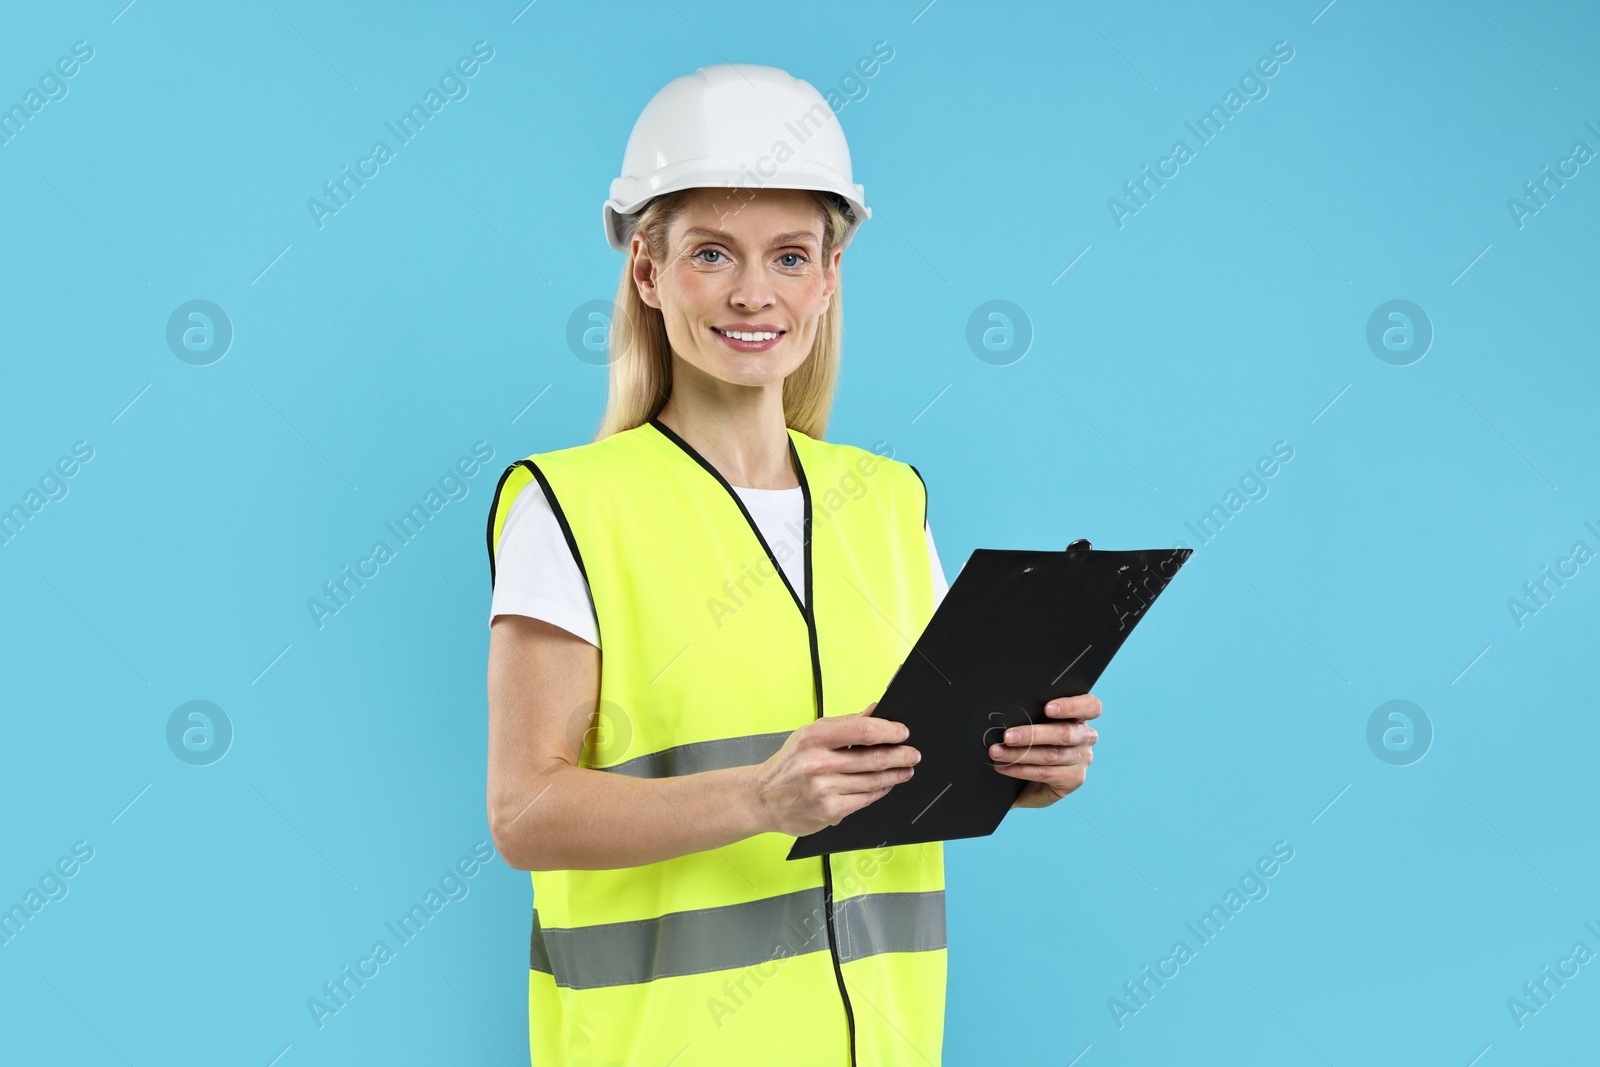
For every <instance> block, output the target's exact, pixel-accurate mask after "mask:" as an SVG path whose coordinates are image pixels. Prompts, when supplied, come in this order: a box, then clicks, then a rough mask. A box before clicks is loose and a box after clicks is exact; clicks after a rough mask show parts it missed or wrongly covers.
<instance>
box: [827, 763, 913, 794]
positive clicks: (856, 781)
mask: <svg viewBox="0 0 1600 1067" xmlns="http://www.w3.org/2000/svg"><path fill="white" fill-rule="evenodd" d="M915 770H916V768H914V767H894V768H891V769H889V770H886V771H868V772H865V773H862V774H836V775H832V776H830V777H828V778H825V779H823V783H824V788H825V789H826V790H828V791H830V792H833V793H838V794H839V795H841V796H850V795H852V794H855V793H876V792H878V791H879V790H884V791H887V790H888V789H890V788H892V787H893V786H897V785H899V784H900V783H901V782H904V781H907V780H908V779H910V777H911V776H912V774H913V773H915Z"/></svg>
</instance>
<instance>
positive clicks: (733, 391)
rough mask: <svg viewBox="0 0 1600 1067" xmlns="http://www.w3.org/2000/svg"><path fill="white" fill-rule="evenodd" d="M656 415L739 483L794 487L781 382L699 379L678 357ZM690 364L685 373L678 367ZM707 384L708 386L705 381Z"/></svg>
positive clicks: (796, 481)
mask: <svg viewBox="0 0 1600 1067" xmlns="http://www.w3.org/2000/svg"><path fill="white" fill-rule="evenodd" d="M674 363H675V364H677V365H676V366H675V367H674V368H673V369H674V373H673V382H672V392H671V394H670V395H669V396H668V397H667V402H666V405H665V406H664V407H662V409H661V411H660V413H659V414H657V416H656V418H657V420H658V421H659V422H661V424H662V425H664V426H665V427H666V428H667V429H669V430H671V431H672V432H673V433H675V434H677V435H678V436H679V437H681V438H683V440H684V441H685V442H686V443H687V444H688V445H689V447H690V448H693V449H694V450H695V451H696V452H698V453H700V455H702V456H704V457H705V459H706V462H708V463H710V464H711V465H712V466H713V467H715V468H716V469H717V473H718V474H721V475H722V476H723V477H724V478H726V479H727V480H728V484H729V485H733V486H738V487H739V488H741V489H796V488H798V487H799V485H800V479H799V478H798V477H797V476H796V474H795V471H794V464H793V462H792V461H791V458H790V455H789V431H788V428H787V426H786V425H785V423H784V419H783V383H782V382H775V383H772V384H770V385H762V386H744V385H734V384H732V383H729V382H721V381H718V382H701V381H699V380H698V379H699V378H700V377H701V376H700V375H697V374H694V373H693V372H692V370H690V368H688V367H687V366H686V365H685V364H684V363H683V362H682V361H680V360H676V359H675V360H674ZM684 370H690V373H688V374H684V373H680V372H682V371H684ZM708 386H709V387H708Z"/></svg>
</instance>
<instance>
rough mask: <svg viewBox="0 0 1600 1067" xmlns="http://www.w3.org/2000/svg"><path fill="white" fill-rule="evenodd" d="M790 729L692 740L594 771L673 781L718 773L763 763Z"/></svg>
mask: <svg viewBox="0 0 1600 1067" xmlns="http://www.w3.org/2000/svg"><path fill="white" fill-rule="evenodd" d="M792 733H794V731H793V730H779V731H778V732H776V733H770V734H746V735H745V736H743V737H719V738H717V739H715V740H712V741H694V742H691V743H690V744H687V745H674V746H673V747H672V748H664V749H662V750H661V751H660V752H650V753H647V754H645V755H643V756H635V757H634V758H633V759H631V760H625V761H623V762H622V763H619V764H617V765H616V766H614V767H597V768H595V769H596V770H602V771H610V772H611V773H613V774H625V775H627V776H628V777H630V778H675V777H677V776H678V775H680V774H697V773H699V772H700V771H720V770H722V769H724V768H726V767H748V766H750V765H751V764H755V763H764V762H766V760H767V758H768V757H769V756H771V755H772V754H773V753H774V752H776V751H778V749H780V748H782V747H783V743H784V742H785V741H786V740H788V738H789V735H790V734H792Z"/></svg>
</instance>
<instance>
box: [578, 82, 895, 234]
mask: <svg viewBox="0 0 1600 1067" xmlns="http://www.w3.org/2000/svg"><path fill="white" fill-rule="evenodd" d="M702 187H711V188H739V189H815V190H820V191H823V192H829V193H833V194H835V195H837V196H840V197H842V198H843V199H844V200H845V201H846V202H847V203H848V204H849V205H850V209H851V211H852V213H853V214H854V215H855V219H854V220H853V221H852V222H851V224H850V226H849V228H848V229H847V230H846V231H845V234H844V238H843V240H842V241H841V242H840V243H841V245H848V244H849V243H850V239H851V238H852V237H854V236H855V231H856V228H857V227H858V226H860V225H861V223H862V222H864V221H865V220H867V219H869V218H871V217H872V209H871V208H869V207H867V204H866V199H865V191H864V190H863V189H862V188H861V186H859V185H856V184H854V183H853V182H852V181H851V180H850V146H849V145H847V144H846V143H845V139H844V130H843V129H842V128H841V127H840V126H839V119H838V116H836V115H835V114H834V113H833V108H832V107H830V106H829V105H828V102H827V100H825V99H824V98H823V96H822V94H821V93H819V92H817V90H816V89H815V88H814V87H813V86H812V85H811V83H810V82H807V81H805V80H803V79H801V78H796V77H794V76H793V75H792V74H790V73H788V72H787V71H784V70H779V69H778V68H777V67H760V66H751V65H749V64H745V63H739V64H733V63H718V64H715V65H713V66H709V67H701V68H700V69H699V70H697V71H695V72H694V73H693V74H685V75H684V76H682V77H681V78H674V79H672V80H671V81H670V82H668V83H667V84H666V85H664V86H663V87H662V88H661V91H660V92H658V93H656V95H655V96H653V97H652V98H651V99H650V102H649V103H648V104H646V105H645V108H644V111H642V112H641V113H640V114H639V120H638V121H637V122H635V123H634V124H633V133H632V134H631V135H630V136H629V137H628V147H627V150H626V151H625V152H623V155H622V176H621V177H619V178H617V179H616V180H615V181H613V182H612V183H611V199H609V200H607V201H606V202H605V208H604V212H603V215H604V220H605V228H606V239H607V240H608V241H609V242H610V243H611V247H612V248H615V249H616V250H617V251H619V252H621V251H625V250H626V249H627V247H628V238H629V235H630V233H631V228H632V225H633V218H632V215H633V213H634V212H637V211H640V210H642V209H643V208H644V206H645V204H647V203H649V202H650V200H652V199H654V198H655V197H658V196H661V195H662V194H663V193H670V192H675V191H677V190H679V189H694V188H702Z"/></svg>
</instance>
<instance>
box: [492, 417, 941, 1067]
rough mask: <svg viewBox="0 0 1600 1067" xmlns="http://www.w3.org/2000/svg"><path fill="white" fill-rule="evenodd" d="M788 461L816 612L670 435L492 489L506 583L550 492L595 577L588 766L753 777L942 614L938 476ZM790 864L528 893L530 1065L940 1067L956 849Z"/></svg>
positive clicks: (519, 467) (885, 670)
mask: <svg viewBox="0 0 1600 1067" xmlns="http://www.w3.org/2000/svg"><path fill="white" fill-rule="evenodd" d="M789 441H790V451H791V455H792V458H793V459H794V461H795V466H796V468H797V470H798V471H799V472H800V484H801V489H802V496H803V498H804V501H805V512H804V515H805V519H804V522H805V534H806V536H805V539H804V544H805V547H804V549H803V551H805V552H807V553H808V559H807V566H806V571H805V573H806V586H807V588H806V590H805V597H804V606H802V604H801V600H800V598H799V597H797V596H796V595H795V592H794V590H793V589H792V588H791V587H790V585H789V582H788V579H787V577H786V576H785V575H784V574H783V572H782V570H781V567H780V566H779V563H780V561H779V560H778V559H777V558H776V557H775V556H774V555H773V553H772V550H771V548H770V547H769V546H768V545H767V543H766V541H765V539H764V538H763V537H762V536H761V534H760V532H759V531H758V529H757V527H756V525H755V523H754V522H753V521H752V520H751V518H750V515H749V513H748V512H747V511H746V510H745V507H744V504H743V502H742V501H741V500H740V499H739V497H738V495H737V494H736V493H735V492H734V490H733V488H732V486H730V485H729V484H728V482H727V481H726V480H725V479H724V478H723V477H722V476H721V475H720V474H719V473H718V472H717V471H716V469H715V468H714V467H712V465H711V464H710V463H708V462H707V461H706V460H705V459H704V458H703V457H701V456H700V455H699V454H698V453H696V452H695V451H694V450H693V449H692V448H691V447H690V446H689V445H688V443H687V442H685V441H683V440H682V439H681V438H680V437H678V436H677V435H676V434H675V433H673V432H672V431H671V430H670V429H668V428H667V427H666V426H664V425H663V424H661V423H660V422H658V421H656V420H654V419H652V420H651V421H650V422H647V423H645V424H643V425H640V426H638V427H636V428H634V429H632V430H627V431H624V432H621V433H616V434H613V435H611V436H609V437H607V438H604V439H603V440H600V441H596V442H593V443H590V444H586V445H580V446H578V447H575V448H567V449H562V450H559V451H554V452H546V453H536V454H534V455H532V456H529V457H528V458H527V459H524V460H520V461H518V462H517V463H515V464H512V465H511V466H510V467H508V468H507V469H506V471H505V473H504V474H503V475H502V476H501V478H500V484H499V486H498V487H497V488H496V490H495V500H494V504H493V505H492V507H491V510H490V517H489V529H488V543H489V563H490V574H491V578H492V576H493V572H494V556H495V550H496V547H497V545H498V544H499V540H500V532H501V530H502V529H503V527H504V525H505V518H506V515H507V514H508V513H509V511H510V509H511V505H512V503H513V501H514V500H515V499H516V496H517V494H518V493H519V492H520V491H521V490H522V488H523V487H525V486H526V485H528V484H529V482H530V481H531V480H532V479H534V478H537V479H538V480H539V484H540V487H541V488H542V489H543V490H544V492H545V495H546V496H547V497H548V499H549V500H550V503H551V506H552V508H553V509H554V511H555V514H556V516H557V518H558V520H559V522H560V525H561V528H562V531H563V533H564V534H565V536H566V539H567V542H568V545H569V546H570V547H571V549H572V552H573V555H574V557H575V558H576V559H577V562H578V565H579V567H580V569H581V570H582V571H583V574H584V577H585V578H586V579H587V581H588V585H589V592H590V596H591V598H592V600H593V603H594V610H595V616H596V618H597V620H598V622H599V629H600V634H601V635H602V641H601V648H602V655H601V666H600V693H599V698H600V705H599V708H600V712H601V716H600V719H601V721H600V723H599V724H598V725H599V729H598V730H591V731H590V733H589V734H588V735H587V736H586V739H585V743H584V747H583V752H582V755H581V759H580V765H581V766H584V767H588V768H593V769H595V770H601V771H606V772H610V773H615V774H628V775H633V776H636V777H644V778H657V777H667V776H673V775H683V774H692V773H695V772H698V771H705V770H712V769H716V768H721V767H735V766H746V765H751V764H756V763H761V762H763V761H765V760H766V759H767V758H768V757H769V756H771V755H772V754H773V753H774V752H776V751H777V750H778V749H779V748H780V747H781V746H782V744H783V742H784V739H785V738H786V737H788V735H789V734H790V733H792V732H793V731H794V730H795V729H797V728H799V727H800V726H803V725H804V724H806V723H807V722H811V721H813V720H814V719H816V718H819V717H821V716H822V715H824V714H828V715H850V714H855V713H856V712H859V711H861V710H862V709H863V708H865V707H866V706H867V705H868V704H869V703H871V702H872V701H874V700H877V699H879V698H880V697H881V696H882V695H883V692H884V689H885V687H886V686H887V685H888V683H889V680H890V678H891V677H892V676H893V675H894V672H895V670H896V669H897V668H898V667H899V665H900V663H901V661H903V660H904V659H905V657H906V655H907V654H908V653H909V652H910V650H911V643H912V642H914V641H915V640H916V638H917V637H918V636H919V635H920V634H921V633H922V630H923V629H924V627H925V626H926V625H927V622H928V619H929V618H930V617H932V614H933V609H934V601H933V578H932V568H931V565H930V563H929V559H928V549H927V542H926V540H925V537H924V533H923V525H924V523H925V522H926V518H927V495H926V490H925V488H924V486H923V483H922V479H921V476H920V475H919V474H918V473H917V472H916V470H915V468H913V467H911V466H910V465H908V464H906V463H903V462H899V461H896V460H892V459H887V458H885V457H882V456H879V455H877V454H875V453H872V452H868V451H866V450H865V449H861V448H856V447H854V446H852V445H845V444H833V443H829V442H825V441H818V440H815V439H814V438H811V437H808V436H806V435H805V434H803V433H800V432H799V431H797V430H790V431H789ZM795 540H796V541H799V540H800V538H798V537H797V538H795ZM913 740H915V739H913ZM793 842H794V838H793V837H792V836H790V835H787V834H782V833H775V832H774V833H762V834H757V835H755V836H754V837H749V838H746V839H745V840H743V841H739V842H736V843H734V844H731V845H726V846H723V847H722V848H717V849H706V850H704V851H699V852H694V853H691V854H689V855H686V856H679V857H677V858H675V859H669V860H663V861H661V862H659V863H651V864H647V865H645V866H641V867H628V868H621V869H616V870H599V871H533V872H532V876H533V904H534V915H533V932H532V938H531V950H530V960H529V968H530V969H529V975H528V1030H529V1041H530V1043H531V1046H532V1063H533V1067H557V1065H562V1067H567V1065H572V1067H624V1065H626V1067H668V1065H672V1067H696V1065H720V1064H728V1065H738V1067H750V1065H753V1064H760V1065H763V1067H766V1065H785V1064H794V1065H805V1067H898V1065H901V1064H904V1065H907V1067H929V1065H933V1067H937V1065H938V1064H939V1063H940V1062H941V1055H942V1050H943V1040H944V1006H945V972H946V960H947V955H948V953H947V951H946V941H945V909H944V852H943V846H942V845H941V844H940V843H939V842H933V843H931V844H918V845H899V846H890V847H884V848H878V849H870V850H862V851H855V852H836V853H832V854H829V855H826V856H822V857H820V858H816V857H813V858H810V859H804V860H794V861H790V860H787V859H785V858H784V857H785V856H786V854H787V853H788V851H789V848H790V846H791V845H792V844H793Z"/></svg>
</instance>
